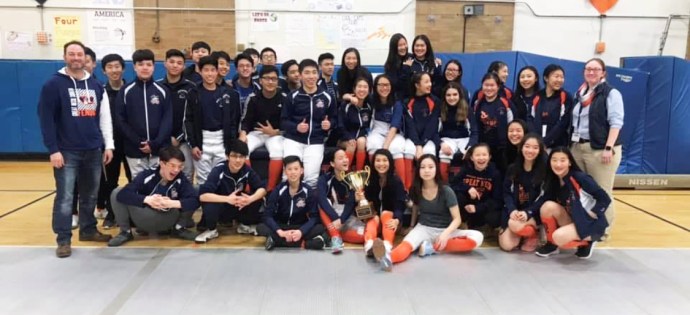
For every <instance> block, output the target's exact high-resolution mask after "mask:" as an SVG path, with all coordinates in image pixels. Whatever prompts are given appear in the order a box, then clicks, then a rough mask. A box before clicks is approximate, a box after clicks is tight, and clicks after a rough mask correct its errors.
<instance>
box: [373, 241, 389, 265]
mask: <svg viewBox="0 0 690 315" xmlns="http://www.w3.org/2000/svg"><path fill="white" fill-rule="evenodd" d="M371 251H372V252H373V253H374V259H376V261H378V262H380V261H381V259H383V256H384V255H386V247H385V246H384V245H383V241H382V240H381V239H380V238H376V239H375V240H374V244H373V245H372V247H371Z"/></svg>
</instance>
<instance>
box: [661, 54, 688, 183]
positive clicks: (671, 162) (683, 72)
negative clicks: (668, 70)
mask: <svg viewBox="0 0 690 315" xmlns="http://www.w3.org/2000/svg"><path fill="white" fill-rule="evenodd" d="M671 113H672V115H671V122H670V123H669V131H668V135H669V137H668V142H669V148H668V159H667V163H666V165H667V169H666V172H667V173H669V174H690V161H688V157H690V62H688V61H686V60H683V59H679V58H674V63H673V92H672V94H671Z"/></svg>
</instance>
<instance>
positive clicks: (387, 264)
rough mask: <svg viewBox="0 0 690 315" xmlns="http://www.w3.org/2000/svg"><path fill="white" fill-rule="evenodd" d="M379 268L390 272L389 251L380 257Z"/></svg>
mask: <svg viewBox="0 0 690 315" xmlns="http://www.w3.org/2000/svg"><path fill="white" fill-rule="evenodd" d="M381 270H383V271H387V272H391V271H392V270H393V260H392V259H391V253H390V251H388V252H386V254H385V255H383V258H381Z"/></svg>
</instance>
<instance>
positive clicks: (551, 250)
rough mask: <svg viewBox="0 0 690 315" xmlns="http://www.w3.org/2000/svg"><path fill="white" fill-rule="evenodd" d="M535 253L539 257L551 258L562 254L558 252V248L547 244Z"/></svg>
mask: <svg viewBox="0 0 690 315" xmlns="http://www.w3.org/2000/svg"><path fill="white" fill-rule="evenodd" d="M534 253H535V254H537V256H539V257H549V256H551V255H555V254H558V253H560V250H558V246H556V245H554V244H552V243H548V242H547V243H546V244H544V246H542V247H539V249H537V251H536V252H534Z"/></svg>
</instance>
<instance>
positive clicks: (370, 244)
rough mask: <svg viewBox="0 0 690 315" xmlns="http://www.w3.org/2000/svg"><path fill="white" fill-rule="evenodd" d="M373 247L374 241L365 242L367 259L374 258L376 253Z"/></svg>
mask: <svg viewBox="0 0 690 315" xmlns="http://www.w3.org/2000/svg"><path fill="white" fill-rule="evenodd" d="M372 247H374V241H373V240H368V241H366V242H364V254H365V255H366V256H367V257H373V256H374V252H373V251H372V250H371V249H372Z"/></svg>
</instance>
